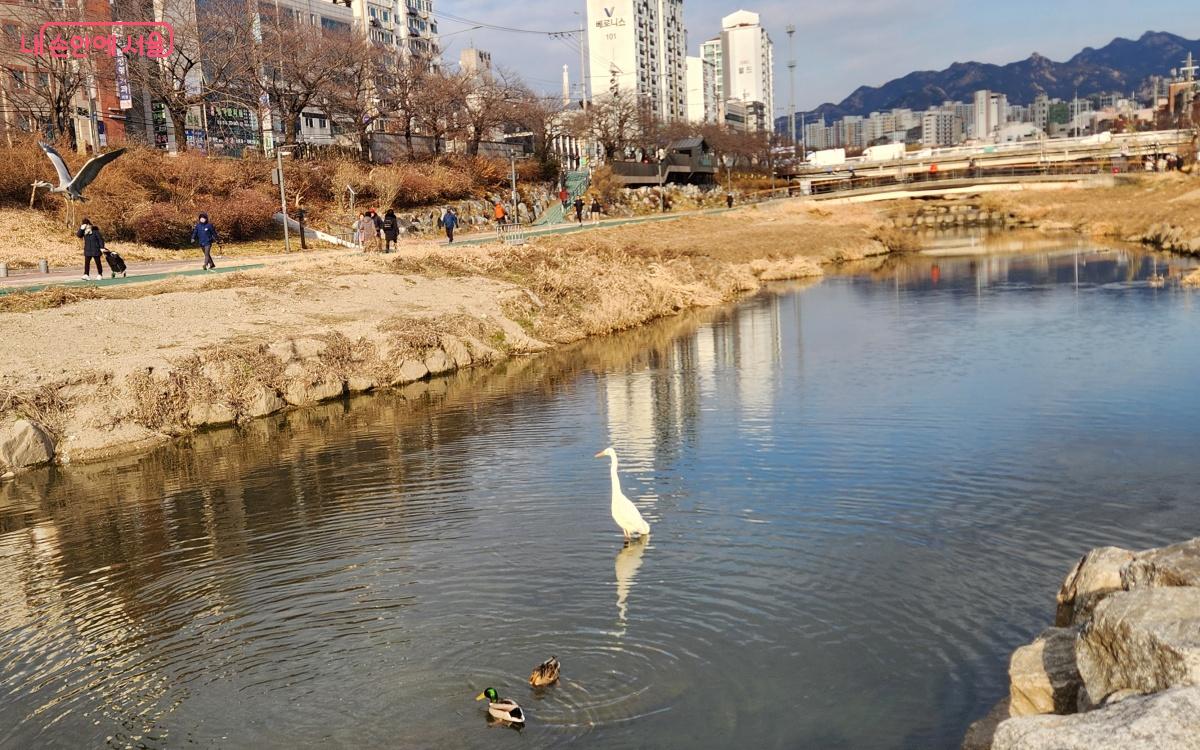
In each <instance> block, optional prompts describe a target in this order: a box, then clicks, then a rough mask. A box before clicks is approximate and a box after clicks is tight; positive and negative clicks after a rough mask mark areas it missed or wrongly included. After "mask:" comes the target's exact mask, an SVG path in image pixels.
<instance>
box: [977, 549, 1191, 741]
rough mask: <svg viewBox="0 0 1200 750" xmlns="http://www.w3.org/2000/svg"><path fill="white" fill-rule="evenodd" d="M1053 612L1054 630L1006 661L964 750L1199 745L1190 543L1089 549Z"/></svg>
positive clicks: (1068, 576)
mask: <svg viewBox="0 0 1200 750" xmlns="http://www.w3.org/2000/svg"><path fill="white" fill-rule="evenodd" d="M1057 604H1058V608H1057V613H1056V616H1055V622H1054V626H1053V627H1050V628H1047V629H1046V630H1045V631H1043V632H1042V633H1041V634H1040V635H1039V636H1038V637H1037V638H1036V639H1035V640H1034V641H1033V642H1032V643H1030V644H1029V645H1026V646H1022V647H1021V648H1019V649H1017V650H1016V651H1015V652H1014V653H1013V655H1012V659H1011V661H1010V662H1009V679H1010V687H1009V696H1008V697H1007V698H1005V699H1004V700H1003V701H1001V702H1000V703H999V704H998V705H997V706H996V707H995V708H994V709H993V710H992V711H991V713H990V714H989V715H988V716H987V717H986V718H984V719H982V720H980V721H979V722H976V723H975V724H974V725H972V726H971V728H970V729H969V730H968V732H967V736H966V739H965V740H964V742H963V748H964V750H989V749H990V750H1075V749H1078V750H1095V748H1106V749H1107V750H1184V749H1185V748H1186V749H1189V750H1190V749H1192V748H1197V747H1200V538H1197V539H1192V540H1191V541H1187V542H1183V543H1180V544H1176V545H1173V546H1169V547H1162V548H1158V549H1150V550H1145V551H1142V552H1134V551H1132V550H1126V549H1120V548H1117V547H1101V548H1098V549H1094V550H1092V551H1090V552H1088V553H1087V554H1086V555H1084V556H1083V557H1082V558H1080V560H1079V562H1078V563H1076V564H1075V567H1074V568H1072V569H1071V571H1070V572H1069V573H1068V574H1067V577H1066V580H1065V581H1064V582H1063V585H1062V587H1061V588H1060V589H1059V592H1058V597H1057Z"/></svg>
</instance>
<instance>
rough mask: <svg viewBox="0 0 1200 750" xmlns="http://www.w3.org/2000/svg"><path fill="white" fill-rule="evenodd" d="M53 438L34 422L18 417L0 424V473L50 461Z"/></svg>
mask: <svg viewBox="0 0 1200 750" xmlns="http://www.w3.org/2000/svg"><path fill="white" fill-rule="evenodd" d="M53 458H54V440H53V439H51V437H50V433H49V432H48V431H47V430H46V429H45V428H43V427H42V426H41V425H39V424H37V423H36V422H31V421H29V420H28V419H18V420H16V421H14V422H9V423H8V424H5V425H2V426H0V473H5V472H9V471H20V470H22V469H29V468H32V467H34V466H41V465H42V464H46V463H50V461H51V460H52V459H53Z"/></svg>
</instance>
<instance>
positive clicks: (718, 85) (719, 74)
mask: <svg viewBox="0 0 1200 750" xmlns="http://www.w3.org/2000/svg"><path fill="white" fill-rule="evenodd" d="M724 52H725V51H724V50H723V49H722V48H721V37H719V36H715V37H713V38H712V39H709V40H708V41H707V42H704V43H703V44H701V45H700V57H701V58H703V59H704V61H705V62H706V63H709V64H710V65H712V69H713V74H714V79H713V94H714V95H715V96H716V99H717V121H718V122H720V121H721V120H724V119H725V54H724Z"/></svg>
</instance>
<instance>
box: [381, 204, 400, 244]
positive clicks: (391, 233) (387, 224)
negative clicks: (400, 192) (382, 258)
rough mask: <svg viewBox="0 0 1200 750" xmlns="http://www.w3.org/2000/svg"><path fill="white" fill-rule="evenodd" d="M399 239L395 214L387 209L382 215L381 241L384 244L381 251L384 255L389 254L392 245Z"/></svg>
mask: <svg viewBox="0 0 1200 750" xmlns="http://www.w3.org/2000/svg"><path fill="white" fill-rule="evenodd" d="M399 237H400V220H399V219H397V218H396V212H395V211H393V210H392V209H390V208H389V209H388V210H387V213H385V214H384V215H383V239H384V241H385V243H386V244H385V245H384V248H383V251H384V252H385V253H390V252H391V251H392V244H393V243H395V242H396V240H397V239H398V238H399Z"/></svg>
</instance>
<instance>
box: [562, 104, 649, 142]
mask: <svg viewBox="0 0 1200 750" xmlns="http://www.w3.org/2000/svg"><path fill="white" fill-rule="evenodd" d="M643 118H644V114H643V112H642V111H641V108H640V107H639V106H638V97H637V94H636V93H635V92H633V91H630V90H628V89H620V88H614V89H613V90H611V91H609V92H608V93H607V94H604V95H602V96H598V97H595V99H594V100H593V101H592V102H591V104H590V106H589V107H588V108H587V109H586V110H583V111H581V112H577V113H576V114H575V116H574V117H573V118H571V125H570V127H571V130H572V132H573V134H574V135H575V136H576V137H579V138H594V139H595V140H596V141H598V142H599V143H600V144H601V145H602V146H604V152H605V153H606V154H608V155H609V157H613V156H616V155H617V154H620V153H621V152H622V151H624V150H625V148H626V147H627V146H634V145H636V144H637V143H638V140H639V138H640V137H641V125H642V121H643Z"/></svg>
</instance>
